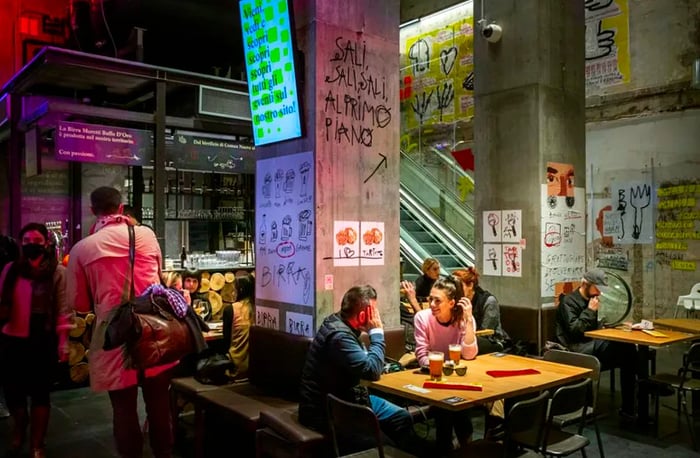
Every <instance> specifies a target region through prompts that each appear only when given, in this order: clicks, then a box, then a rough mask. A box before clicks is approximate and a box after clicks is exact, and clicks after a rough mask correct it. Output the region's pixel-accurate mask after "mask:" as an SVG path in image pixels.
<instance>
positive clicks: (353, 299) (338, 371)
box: [299, 285, 423, 454]
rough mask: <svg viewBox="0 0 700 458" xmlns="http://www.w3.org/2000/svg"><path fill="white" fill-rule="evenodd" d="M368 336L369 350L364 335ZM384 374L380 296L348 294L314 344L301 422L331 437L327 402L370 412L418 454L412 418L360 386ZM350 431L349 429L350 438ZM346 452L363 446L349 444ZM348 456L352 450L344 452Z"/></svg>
mask: <svg viewBox="0 0 700 458" xmlns="http://www.w3.org/2000/svg"><path fill="white" fill-rule="evenodd" d="M363 331H366V332H367V333H368V334H369V339H370V344H369V348H368V349H367V350H365V348H364V346H363V345H362V343H361V342H360V339H359V336H360V333H361V332H363ZM383 368H384V330H383V329H382V320H381V318H380V316H379V311H378V308H377V292H376V291H375V290H374V288H372V287H371V286H369V285H366V286H355V287H352V288H350V289H349V290H348V291H347V292H346V293H345V295H344V296H343V302H342V304H341V308H340V312H338V313H334V314H332V315H330V316H329V317H327V318H326V319H325V320H324V321H323V324H322V325H321V327H320V328H319V330H318V332H317V333H316V337H315V338H314V341H313V343H312V344H311V347H310V348H309V352H308V354H307V356H306V362H305V364H304V369H303V371H302V375H301V383H300V402H299V421H300V422H301V423H302V424H304V425H306V426H308V427H310V428H313V429H315V430H317V431H320V432H323V433H328V432H329V426H328V418H327V414H326V396H327V394H328V393H332V394H334V395H335V396H337V397H339V398H341V399H343V400H346V401H349V402H354V403H357V404H362V405H366V406H369V407H370V408H371V409H372V410H373V411H374V413H375V415H376V416H377V419H378V420H379V424H380V426H381V428H382V431H383V432H384V433H385V434H386V435H387V436H389V438H391V439H392V440H393V441H394V442H395V443H396V444H397V445H398V446H399V447H400V448H402V449H403V450H405V451H407V452H410V453H413V454H416V453H419V454H420V450H422V449H423V447H422V444H421V442H420V440H419V439H418V438H417V436H416V435H415V432H414V430H413V422H412V420H411V416H410V415H409V413H408V412H407V411H406V410H405V409H402V408H401V407H399V406H397V405H394V404H392V403H390V402H388V401H386V400H384V399H382V398H380V397H378V396H375V395H370V394H369V392H368V390H367V388H366V387H364V386H362V385H360V380H361V379H364V380H378V379H379V377H380V376H381V373H382V370H383ZM349 431H351V425H350V428H349V429H348V432H349ZM347 445H348V446H351V445H355V446H357V447H360V445H359V444H357V443H354V444H350V443H347ZM344 452H345V453H347V452H348V450H344Z"/></svg>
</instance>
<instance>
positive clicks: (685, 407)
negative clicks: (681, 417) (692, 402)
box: [681, 391, 698, 452]
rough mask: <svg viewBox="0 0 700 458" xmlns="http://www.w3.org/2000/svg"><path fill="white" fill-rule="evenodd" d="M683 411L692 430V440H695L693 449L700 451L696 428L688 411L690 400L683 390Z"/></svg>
mask: <svg viewBox="0 0 700 458" xmlns="http://www.w3.org/2000/svg"><path fill="white" fill-rule="evenodd" d="M681 403H682V404H683V413H684V414H685V421H686V423H687V424H688V429H689V430H690V440H691V441H692V442H693V450H695V451H696V452H697V451H698V446H697V440H696V439H695V428H694V427H693V422H692V421H691V419H690V413H688V400H687V398H686V395H685V391H684V392H683V401H682V402H681Z"/></svg>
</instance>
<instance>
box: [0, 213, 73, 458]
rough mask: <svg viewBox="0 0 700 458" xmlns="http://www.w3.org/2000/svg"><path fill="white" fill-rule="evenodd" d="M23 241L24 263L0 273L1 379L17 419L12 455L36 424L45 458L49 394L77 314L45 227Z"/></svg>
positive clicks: (27, 232)
mask: <svg viewBox="0 0 700 458" xmlns="http://www.w3.org/2000/svg"><path fill="white" fill-rule="evenodd" d="M19 240H20V242H21V244H22V250H21V255H20V257H19V259H18V260H17V261H15V262H12V263H9V264H7V265H6V266H5V268H4V269H3V271H2V274H1V275H0V325H1V326H2V328H1V330H0V339H2V342H1V343H0V346H1V347H2V355H0V359H1V361H0V365H1V366H2V368H3V369H2V376H1V378H2V384H3V388H4V390H5V397H6V400H7V405H8V407H9V409H10V413H11V415H12V419H13V421H14V428H13V431H12V436H11V439H10V453H15V454H19V453H20V452H21V449H22V446H23V445H24V440H25V436H26V431H27V425H28V424H29V423H30V420H31V449H32V455H31V456H32V457H34V458H40V457H44V456H45V450H44V439H45V437H46V430H47V428H48V425H49V408H50V400H49V392H50V391H51V384H52V380H53V375H54V371H55V366H56V363H57V362H58V361H59V360H62V361H65V360H66V359H67V356H68V347H67V343H68V330H69V329H70V327H71V325H70V322H71V315H72V314H71V308H70V307H69V306H68V303H67V300H66V279H65V268H64V267H63V266H62V265H59V263H58V261H57V260H56V255H55V251H54V250H53V249H52V247H51V245H50V241H49V231H48V230H47V229H46V226H44V225H43V224H39V223H29V224H27V225H26V226H24V227H23V228H22V230H21V231H20V233H19ZM28 397H29V398H31V414H28V412H27V398H28Z"/></svg>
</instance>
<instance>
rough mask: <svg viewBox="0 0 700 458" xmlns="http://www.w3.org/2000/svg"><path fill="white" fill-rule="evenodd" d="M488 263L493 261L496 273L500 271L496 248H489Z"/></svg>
mask: <svg viewBox="0 0 700 458" xmlns="http://www.w3.org/2000/svg"><path fill="white" fill-rule="evenodd" d="M488 261H491V264H492V265H493V270H494V272H496V271H498V265H497V264H496V263H497V262H498V254H497V253H496V249H495V248H489V258H488Z"/></svg>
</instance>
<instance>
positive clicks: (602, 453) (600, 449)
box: [593, 419, 605, 458]
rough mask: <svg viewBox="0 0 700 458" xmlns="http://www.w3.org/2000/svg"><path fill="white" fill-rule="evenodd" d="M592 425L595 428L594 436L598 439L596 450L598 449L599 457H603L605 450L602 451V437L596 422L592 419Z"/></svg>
mask: <svg viewBox="0 0 700 458" xmlns="http://www.w3.org/2000/svg"><path fill="white" fill-rule="evenodd" d="M593 427H594V428H595V437H596V439H597V440H598V450H599V451H600V458H605V452H604V451H603V439H601V437H600V429H599V428H598V422H597V421H595V419H594V420H593Z"/></svg>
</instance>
